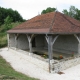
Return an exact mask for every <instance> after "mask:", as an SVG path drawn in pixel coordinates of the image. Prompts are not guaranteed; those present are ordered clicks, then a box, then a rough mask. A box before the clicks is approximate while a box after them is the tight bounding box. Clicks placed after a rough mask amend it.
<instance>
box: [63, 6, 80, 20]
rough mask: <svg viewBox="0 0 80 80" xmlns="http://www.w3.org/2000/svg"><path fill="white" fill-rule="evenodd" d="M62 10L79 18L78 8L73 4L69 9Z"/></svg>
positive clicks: (79, 11)
mask: <svg viewBox="0 0 80 80" xmlns="http://www.w3.org/2000/svg"><path fill="white" fill-rule="evenodd" d="M62 12H63V13H64V14H66V15H68V16H70V17H72V18H75V19H77V20H80V10H79V9H77V8H75V6H70V8H69V11H67V10H66V9H64V10H63V11H62Z"/></svg>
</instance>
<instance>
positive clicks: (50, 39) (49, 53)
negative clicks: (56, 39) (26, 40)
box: [48, 36, 52, 73]
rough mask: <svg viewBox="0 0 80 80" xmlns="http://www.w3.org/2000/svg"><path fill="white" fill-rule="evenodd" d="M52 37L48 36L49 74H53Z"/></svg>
mask: <svg viewBox="0 0 80 80" xmlns="http://www.w3.org/2000/svg"><path fill="white" fill-rule="evenodd" d="M51 43H52V36H48V55H49V72H50V73H51V64H50V61H51V60H52V44H51Z"/></svg>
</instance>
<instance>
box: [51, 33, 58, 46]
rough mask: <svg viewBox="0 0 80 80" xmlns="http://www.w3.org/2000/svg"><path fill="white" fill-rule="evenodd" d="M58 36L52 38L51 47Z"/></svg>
mask: <svg viewBox="0 0 80 80" xmlns="http://www.w3.org/2000/svg"><path fill="white" fill-rule="evenodd" d="M58 36H59V35H57V36H55V37H54V38H53V41H52V45H53V44H54V43H55V41H56V39H57V38H58Z"/></svg>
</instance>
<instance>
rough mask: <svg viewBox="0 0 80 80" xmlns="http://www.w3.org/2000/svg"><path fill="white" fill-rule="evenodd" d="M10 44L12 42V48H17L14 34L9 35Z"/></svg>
mask: <svg viewBox="0 0 80 80" xmlns="http://www.w3.org/2000/svg"><path fill="white" fill-rule="evenodd" d="M9 42H10V47H15V35H14V34H10V35H9Z"/></svg>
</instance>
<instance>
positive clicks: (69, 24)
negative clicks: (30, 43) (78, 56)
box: [8, 12, 80, 34]
mask: <svg viewBox="0 0 80 80" xmlns="http://www.w3.org/2000/svg"><path fill="white" fill-rule="evenodd" d="M8 33H37V34H38V33H49V34H71V33H72V34H73V33H80V21H78V20H76V19H73V18H71V17H69V16H66V15H64V14H62V13H60V12H51V13H47V14H42V15H38V16H36V17H34V18H32V19H30V20H28V21H26V22H24V23H22V24H20V25H18V26H17V27H15V28H13V29H11V30H9V31H8Z"/></svg>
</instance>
